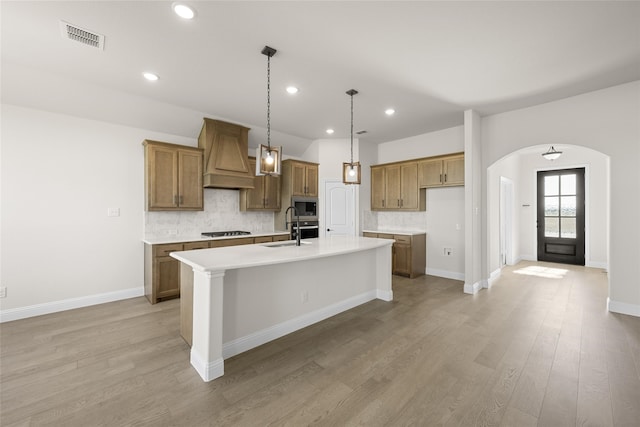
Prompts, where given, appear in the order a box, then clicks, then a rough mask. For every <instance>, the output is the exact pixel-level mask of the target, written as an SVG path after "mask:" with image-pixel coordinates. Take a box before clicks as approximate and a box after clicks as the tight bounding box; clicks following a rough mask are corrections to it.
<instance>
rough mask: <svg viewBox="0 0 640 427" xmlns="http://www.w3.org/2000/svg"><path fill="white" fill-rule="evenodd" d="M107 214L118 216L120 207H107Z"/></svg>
mask: <svg viewBox="0 0 640 427" xmlns="http://www.w3.org/2000/svg"><path fill="white" fill-rule="evenodd" d="M107 216H120V208H107Z"/></svg>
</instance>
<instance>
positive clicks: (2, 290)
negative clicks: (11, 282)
mask: <svg viewBox="0 0 640 427" xmlns="http://www.w3.org/2000/svg"><path fill="white" fill-rule="evenodd" d="M6 297H7V287H6V286H1V287H0V298H6Z"/></svg>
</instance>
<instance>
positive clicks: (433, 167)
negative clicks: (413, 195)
mask: <svg viewBox="0 0 640 427" xmlns="http://www.w3.org/2000/svg"><path fill="white" fill-rule="evenodd" d="M442 173H443V172H442V159H437V160H423V161H421V162H419V163H418V186H419V187H440V186H441V185H442Z"/></svg>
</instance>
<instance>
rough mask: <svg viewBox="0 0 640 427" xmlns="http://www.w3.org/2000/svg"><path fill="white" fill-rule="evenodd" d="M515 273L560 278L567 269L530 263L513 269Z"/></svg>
mask: <svg viewBox="0 0 640 427" xmlns="http://www.w3.org/2000/svg"><path fill="white" fill-rule="evenodd" d="M513 272H514V273H516V274H524V275H525V276H538V277H544V278H547V279H562V278H563V277H564V276H565V275H566V274H567V273H568V272H569V270H566V269H564V268H550V267H542V266H539V265H531V266H529V267H525V268H521V269H518V270H514V271H513Z"/></svg>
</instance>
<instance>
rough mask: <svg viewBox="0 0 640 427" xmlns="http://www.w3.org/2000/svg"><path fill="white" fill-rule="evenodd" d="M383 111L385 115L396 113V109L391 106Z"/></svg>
mask: <svg viewBox="0 0 640 427" xmlns="http://www.w3.org/2000/svg"><path fill="white" fill-rule="evenodd" d="M384 113H385V114H386V115H387V116H393V115H394V114H395V113H396V110H394V109H393V108H387V109H386V110H384Z"/></svg>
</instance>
